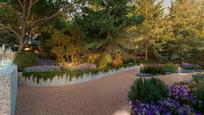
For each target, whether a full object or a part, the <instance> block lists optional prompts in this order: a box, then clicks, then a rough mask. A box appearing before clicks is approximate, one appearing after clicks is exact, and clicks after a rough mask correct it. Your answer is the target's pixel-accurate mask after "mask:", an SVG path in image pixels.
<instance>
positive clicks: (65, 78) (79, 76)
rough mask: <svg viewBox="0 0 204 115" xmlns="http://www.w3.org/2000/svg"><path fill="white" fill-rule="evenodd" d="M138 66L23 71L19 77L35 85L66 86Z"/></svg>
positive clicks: (30, 84)
mask: <svg viewBox="0 0 204 115" xmlns="http://www.w3.org/2000/svg"><path fill="white" fill-rule="evenodd" d="M136 68H137V66H132V67H120V68H112V69H104V70H101V69H91V70H63V69H62V70H60V71H45V72H44V71H42V72H23V74H22V76H21V77H19V81H20V83H22V84H24V85H29V86H34V87H47V86H64V85H69V84H76V83H81V82H85V81H90V80H94V79H99V78H101V77H106V76H109V75H111V74H114V73H116V72H122V71H126V70H130V69H136Z"/></svg>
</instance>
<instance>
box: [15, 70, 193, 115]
mask: <svg viewBox="0 0 204 115" xmlns="http://www.w3.org/2000/svg"><path fill="white" fill-rule="evenodd" d="M137 72H138V70H135V69H133V70H128V71H125V72H120V73H116V74H114V75H111V76H109V77H105V78H101V79H98V80H93V81H89V82H85V83H81V84H76V85H70V86H64V87H48V88H32V87H26V86H19V88H18V96H17V110H16V115H129V112H128V110H129V109H128V106H127V105H128V102H127V92H128V89H129V87H130V85H131V84H132V83H133V81H134V80H135V78H136V77H135V74H136V73H137ZM161 79H162V80H164V81H165V82H166V83H167V84H172V83H174V82H179V81H183V80H189V79H191V75H190V74H184V75H169V76H165V77H164V76H161Z"/></svg>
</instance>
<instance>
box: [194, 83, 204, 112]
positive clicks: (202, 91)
mask: <svg viewBox="0 0 204 115" xmlns="http://www.w3.org/2000/svg"><path fill="white" fill-rule="evenodd" d="M193 95H194V96H195V97H196V98H197V99H198V103H197V105H196V106H195V107H196V108H197V109H198V110H200V111H201V112H203V113H204V110H203V107H204V81H202V82H200V83H199V84H198V88H197V89H196V90H195V91H194V92H193Z"/></svg>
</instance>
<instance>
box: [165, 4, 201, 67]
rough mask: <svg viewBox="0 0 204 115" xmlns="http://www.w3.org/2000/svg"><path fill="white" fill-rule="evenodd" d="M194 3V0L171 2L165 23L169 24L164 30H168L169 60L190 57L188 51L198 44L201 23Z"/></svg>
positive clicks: (180, 59) (198, 11)
mask: <svg viewBox="0 0 204 115" xmlns="http://www.w3.org/2000/svg"><path fill="white" fill-rule="evenodd" d="M196 3H197V2H196V1H195V0H175V1H174V2H172V5H171V7H170V12H169V14H168V16H167V17H166V24H165V25H167V24H168V25H169V28H166V31H168V36H167V39H168V41H167V44H169V45H168V46H169V48H168V49H170V50H171V51H168V53H170V52H172V54H171V56H170V57H169V59H171V60H179V61H180V62H181V63H182V62H184V61H185V58H187V57H188V58H191V57H192V56H191V55H190V53H189V52H191V51H192V50H194V49H196V48H197V46H199V45H198V43H199V39H200V38H201V33H202V29H203V23H202V21H201V14H200V10H199V7H198V5H197V4H196ZM200 41H201V39H200ZM170 44H171V45H170ZM199 44H200V43H199Z"/></svg>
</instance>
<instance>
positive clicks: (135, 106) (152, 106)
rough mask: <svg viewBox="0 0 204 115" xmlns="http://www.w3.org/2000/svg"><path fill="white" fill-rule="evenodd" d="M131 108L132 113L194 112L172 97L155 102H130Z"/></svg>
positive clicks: (159, 114) (154, 114)
mask: <svg viewBox="0 0 204 115" xmlns="http://www.w3.org/2000/svg"><path fill="white" fill-rule="evenodd" d="M131 105H132V110H133V113H134V115H146V114H150V115H156V114H158V115H161V114H165V115H168V114H172V115H185V114H189V115H190V114H196V112H195V111H194V110H193V109H192V108H189V107H187V106H185V105H182V104H180V103H179V102H177V101H176V100H174V99H164V100H160V101H158V102H156V103H141V102H132V103H131Z"/></svg>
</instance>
